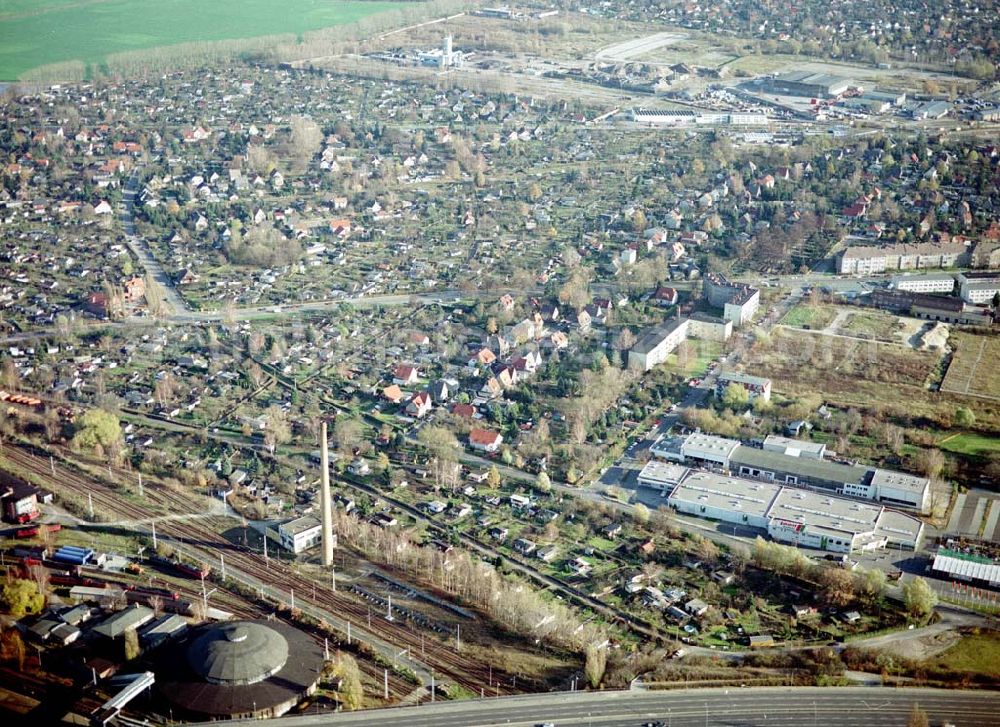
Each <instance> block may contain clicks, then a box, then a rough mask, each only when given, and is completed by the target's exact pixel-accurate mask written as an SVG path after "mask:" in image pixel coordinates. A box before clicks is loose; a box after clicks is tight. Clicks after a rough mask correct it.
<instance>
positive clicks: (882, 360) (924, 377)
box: [748, 329, 940, 404]
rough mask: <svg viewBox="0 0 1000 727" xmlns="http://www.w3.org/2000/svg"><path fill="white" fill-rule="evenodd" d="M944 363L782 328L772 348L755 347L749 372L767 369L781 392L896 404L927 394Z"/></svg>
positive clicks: (934, 357)
mask: <svg viewBox="0 0 1000 727" xmlns="http://www.w3.org/2000/svg"><path fill="white" fill-rule="evenodd" d="M939 359H940V356H939V355H937V354H934V353H928V352H924V351H913V350H912V349H909V348H907V347H904V346H900V345H893V344H886V343H880V342H877V341H859V340H855V339H850V338H841V337H837V336H826V335H823V334H817V333H807V332H805V331H801V330H796V331H785V330H781V329H778V330H776V332H775V334H774V335H773V337H772V339H771V341H770V343H769V344H766V345H764V344H761V343H757V344H755V347H754V349H753V351H752V354H751V360H750V366H748V369H749V368H755V369H756V370H758V371H766V372H767V375H768V376H769V377H770V378H771V379H772V380H773V381H774V388H775V389H776V390H778V391H783V392H787V393H792V394H796V395H797V394H802V393H806V392H811V391H819V392H823V393H824V394H828V395H835V396H837V397H838V398H843V399H844V400H845V401H851V402H857V403H864V404H871V403H877V402H879V401H888V402H890V403H894V402H896V401H898V400H899V399H900V398H902V397H903V396H904V395H903V394H902V392H904V391H906V392H909V393H908V395H910V396H915V395H919V396H926V395H927V394H928V393H929V392H927V384H928V381H929V380H930V378H931V374H932V373H933V371H934V369H935V367H936V366H937V363H938V361H939ZM918 392H919V393H918Z"/></svg>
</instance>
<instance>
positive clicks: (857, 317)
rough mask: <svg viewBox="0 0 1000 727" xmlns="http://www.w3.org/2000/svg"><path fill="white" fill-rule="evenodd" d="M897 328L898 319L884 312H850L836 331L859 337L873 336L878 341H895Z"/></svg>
mask: <svg viewBox="0 0 1000 727" xmlns="http://www.w3.org/2000/svg"><path fill="white" fill-rule="evenodd" d="M898 330H899V319H898V318H896V316H892V315H887V314H885V313H874V312H864V313H851V315H850V316H848V318H847V321H846V323H844V324H843V325H841V326H839V327H838V330H837V332H838V333H843V334H845V335H849V336H858V337H859V338H874V339H877V340H880V341H895V340H896V331H898Z"/></svg>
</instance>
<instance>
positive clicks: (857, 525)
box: [667, 470, 924, 553]
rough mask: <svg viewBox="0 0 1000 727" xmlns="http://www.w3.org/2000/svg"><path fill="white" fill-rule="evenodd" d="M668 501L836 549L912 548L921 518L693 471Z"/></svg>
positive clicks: (777, 536)
mask: <svg viewBox="0 0 1000 727" xmlns="http://www.w3.org/2000/svg"><path fill="white" fill-rule="evenodd" d="M667 502H668V504H669V505H670V506H671V507H673V508H674V509H675V510H677V511H678V512H680V513H683V514H686V515H694V516H696V517H702V518H707V519H710V520H719V521H721V522H726V523H733V524H734V525H741V526H745V527H755V528H760V529H761V530H765V531H767V534H768V535H769V536H770V537H771V538H773V539H774V540H777V541H780V542H784V543H789V544H792V545H797V546H803V547H807V548H817V549H819V550H828V551H832V552H835V553H853V552H857V551H868V550H875V549H878V548H885V547H895V548H900V549H904V550H915V549H917V548H918V547H919V545H920V541H921V539H922V537H923V528H924V524H923V523H922V522H921V521H920V520H919V519H917V518H915V517H913V516H911V515H906V514H905V513H901V512H896V511H894V510H887V509H886V508H885V507H883V506H881V505H876V504H868V503H863V502H857V501H856V500H850V499H847V498H844V497H835V496H833V495H826V494H822V493H817V492H810V491H807V490H801V489H797V488H793V487H782V486H781V485H777V484H772V483H769V482H757V481H753V480H746V479H742V478H738V477H729V476H726V475H720V474H716V473H714V472H702V471H694V470H692V471H691V472H689V474H688V475H687V476H685V477H684V478H683V479H682V480H681V482H680V484H679V485H677V486H676V487H674V488H673V490H672V491H671V492H670V495H669V496H668V498H667Z"/></svg>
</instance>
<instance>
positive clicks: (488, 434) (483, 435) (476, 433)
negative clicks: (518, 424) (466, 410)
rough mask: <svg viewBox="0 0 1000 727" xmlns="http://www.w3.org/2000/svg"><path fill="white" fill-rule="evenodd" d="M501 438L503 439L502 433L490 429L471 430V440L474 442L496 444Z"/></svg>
mask: <svg viewBox="0 0 1000 727" xmlns="http://www.w3.org/2000/svg"><path fill="white" fill-rule="evenodd" d="M499 439H502V437H501V435H500V433H499V432H493V431H490V430H489V429H473V430H471V431H470V432H469V442H471V443H472V444H495V443H496V442H497V441H498V440H499Z"/></svg>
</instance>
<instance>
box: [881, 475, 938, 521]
mask: <svg viewBox="0 0 1000 727" xmlns="http://www.w3.org/2000/svg"><path fill="white" fill-rule="evenodd" d="M871 486H872V487H873V488H874V490H875V499H876V500H879V501H880V502H885V503H888V504H890V505H902V506H904V507H912V508H915V509H917V510H919V511H920V512H927V509H928V507H929V506H930V494H931V487H930V480H928V479H927V478H926V477H917V476H916V475H908V474H906V473H905V472H895V471H893V470H884V469H882V468H876V470H875V472H873V473H872V476H871Z"/></svg>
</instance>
